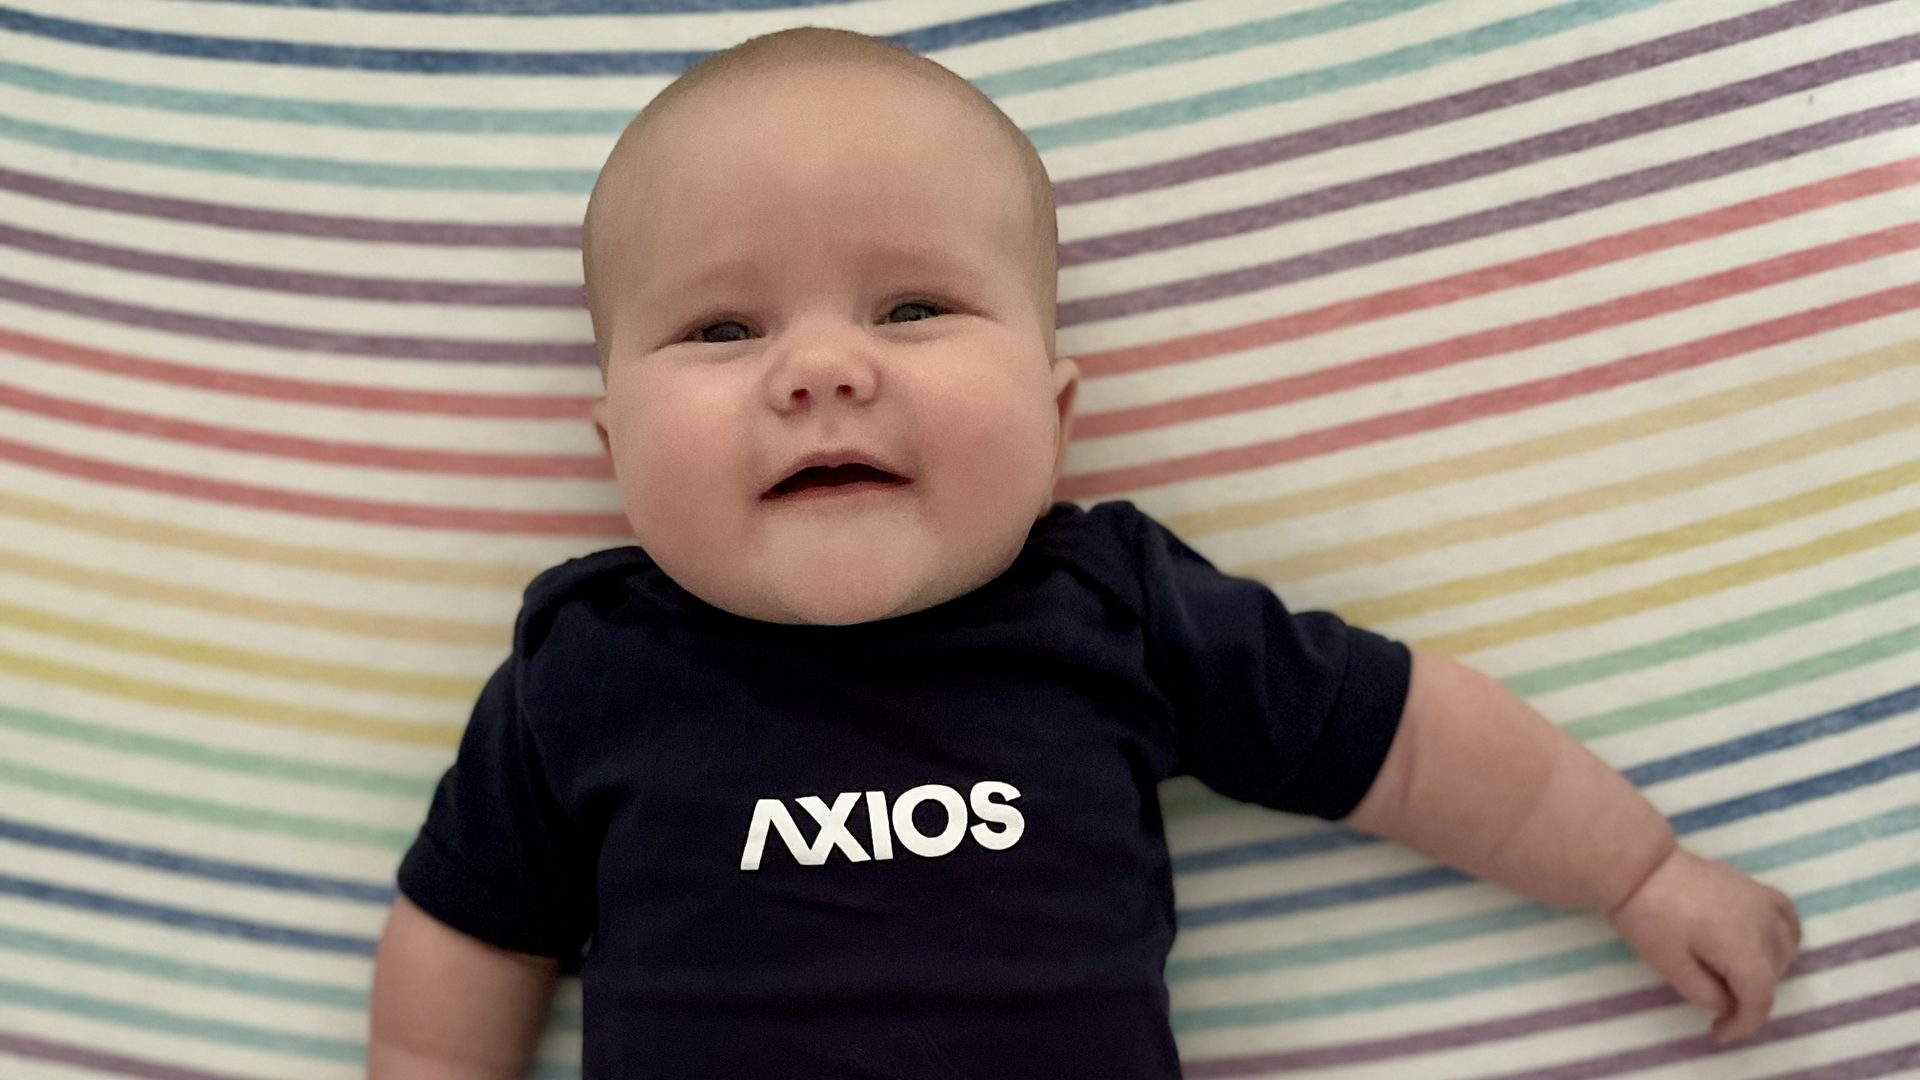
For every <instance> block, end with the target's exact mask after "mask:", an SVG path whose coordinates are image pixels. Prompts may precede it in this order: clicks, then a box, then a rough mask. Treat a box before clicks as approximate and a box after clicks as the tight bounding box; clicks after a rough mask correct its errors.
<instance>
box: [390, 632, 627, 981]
mask: <svg viewBox="0 0 1920 1080" xmlns="http://www.w3.org/2000/svg"><path fill="white" fill-rule="evenodd" d="M517 669H518V665H517V661H516V660H515V659H512V658H510V659H508V661H507V662H506V663H505V664H503V665H502V666H501V667H500V669H499V670H498V671H496V672H495V673H494V675H493V678H491V679H490V680H488V682H487V685H486V688H485V689H484V690H482V691H481V693H480V698H479V700H478V701H477V702H476V703H475V705H474V709H473V716H472V719H471V720H469V721H468V723H467V729H466V734H465V735H464V736H463V737H462V739H461V742H460V751H459V755H458V756H457V757H456V759H455V760H454V763H453V766H452V767H451V768H449V769H448V770H447V772H446V775H445V776H443V777H442V778H441V780H440V785H439V787H438V788H437V789H436V790H435V792H434V796H433V803H432V806H431V807H430V808H429V809H428V811H427V820H426V823H425V824H424V825H422V826H421V828H420V834H419V836H418V837H417V838H416V839H415V840H414V843H413V847H412V848H411V849H410V850H408V852H407V854H406V857H405V858H404V859H403V860H401V863H400V871H399V884H400V891H401V892H403V893H405V894H406V895H407V898H408V899H410V900H412V901H413V902H414V903H415V904H416V905H418V906H419V907H420V909H421V910H423V911H425V912H426V913H427V914H429V915H431V916H433V917H434V918H436V919H438V920H440V921H441V922H443V923H445V924H446V925H448V926H451V927H453V928H454V929H456V930H459V931H461V932H462V933H465V934H468V935H470V936H472V937H476V938H479V939H480V940H482V941H485V942H487V943H489V944H492V945H497V946H499V947H500V948H503V949H512V950H514V951H517V952H523V953H532V954H535V955H540V956H555V957H560V958H562V959H568V958H571V957H573V956H574V955H576V954H577V953H578V952H579V951H580V948H581V946H582V945H583V944H584V942H585V941H586V939H587V937H588V936H589V935H590V934H591V932H592V926H593V914H592V912H593V906H592V905H593V895H592V873H591V868H590V863H589V862H588V861H587V860H586V859H585V858H584V857H583V856H582V854H581V851H580V848H579V845H578V842H577V840H576V839H575V837H574V830H573V829H572V827H571V826H570V824H569V822H568V821H567V819H566V816H565V814H563V813H562V811H561V808H560V806H559V804H558V803H557V801H556V800H555V798H554V795H553V793H552V791H551V790H550V789H549V787H548V785H547V782H546V778H545V774H544V770H543V769H542V767H541V759H540V754H539V749H538V746H537V743H536V740H535V739H534V738H533V735H532V732H531V731H530V730H529V725H528V724H527V721H526V717H525V716H524V715H523V709H522V707H521V700H520V694H519V689H518V684H519V681H520V680H519V678H518V675H517Z"/></svg>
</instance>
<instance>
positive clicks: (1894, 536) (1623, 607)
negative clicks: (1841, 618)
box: [1414, 510, 1920, 656]
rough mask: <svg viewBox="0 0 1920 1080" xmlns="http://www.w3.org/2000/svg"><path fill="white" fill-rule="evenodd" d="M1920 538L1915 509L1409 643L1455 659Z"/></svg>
mask: <svg viewBox="0 0 1920 1080" xmlns="http://www.w3.org/2000/svg"><path fill="white" fill-rule="evenodd" d="M1915 533H1920V510H1908V511H1906V512H1905V513H1900V514H1895V515H1893V516H1892V517H1887V518H1881V519H1880V520H1879V521H1873V522H1869V523H1867V524H1865V525H1861V526H1858V527H1856V528H1852V529H1847V530H1844V531H1842V532H1837V533H1833V534H1832V535H1830V536H1823V537H1820V538H1819V539H1818V540H1811V541H1808V542H1807V543H1804V544H1800V545H1797V546H1795V547H1790V548H1784V549H1782V550H1779V551H1769V552H1767V553H1765V554H1762V555H1755V556H1753V557H1752V558H1749V559H1742V560H1740V561H1739V562H1734V563H1728V564H1727V565H1725V566H1716V567H1713V568H1712V569H1709V570H1702V571H1699V572H1697V573H1693V574H1685V575H1682V576H1680V577H1677V578H1672V579H1669V580H1667V581H1663V582H1660V583H1659V584H1657V585H1648V586H1645V587H1643V588H1638V589H1629V590H1627V591H1626V592H1619V593H1614V594H1613V595H1611V596H1602V597H1597V598H1595V599H1592V600H1587V601H1584V602H1582V603H1578V604H1568V605H1566V606H1564V607H1557V608H1552V609H1550V610H1547V611H1537V612H1534V613H1532V614H1530V615H1522V616H1520V617H1519V618H1515V619H1506V620H1502V621H1500V622H1494V623H1486V624H1483V625H1481V626H1473V627H1468V628H1467V629H1465V630H1456V631H1454V632H1452V633H1448V634H1439V635H1436V636H1434V637H1430V638H1423V639H1421V640H1419V641H1416V642H1414V644H1416V645H1418V646H1420V647H1421V648H1426V649H1432V650H1434V651H1436V652H1442V653H1447V654H1449V655H1452V656H1460V655H1464V654H1466V653H1470V652H1474V651H1476V650H1479V649H1491V648H1493V647H1494V646H1496V645H1505V644H1508V643H1510V642H1515V641H1520V640H1522V639H1524V638H1530V637H1538V636H1540V635H1543V634H1553V633H1558V632H1560V631H1562V630H1572V629H1575V628H1578V627H1582V626H1592V625H1593V624H1595V623H1601V622H1607V621H1608V620H1611V619H1621V618H1625V617H1626V616H1628V615H1637V614H1639V613H1640V612H1642V611H1649V610H1651V609H1653V608H1657V607H1664V606H1666V605H1669V604H1678V603H1681V602H1682V601H1685V600H1692V599H1694V598H1696V597H1701V596H1707V595H1710V594H1712V593H1717V592H1723V591H1725V590H1727V589H1732V588H1736V587H1738V586H1741V585H1749V584H1752V583H1753V582H1756V581H1761V580H1764V579H1766V578H1769V577H1776V576H1778V575H1780V574H1787V573H1792V572H1793V571H1795V570H1802V569H1805V568H1807V567H1809V566H1816V565H1818V564H1820V563H1823V562H1826V561H1828V560H1830V559H1837V558H1839V557H1841V556H1842V555H1851V554H1853V553H1854V552H1857V551H1865V550H1866V549H1868V548H1871V547H1878V546H1879V545H1881V544H1885V543H1889V542H1891V541H1894V540H1898V539H1901V538H1902V537H1907V536H1912V535H1913V534H1915Z"/></svg>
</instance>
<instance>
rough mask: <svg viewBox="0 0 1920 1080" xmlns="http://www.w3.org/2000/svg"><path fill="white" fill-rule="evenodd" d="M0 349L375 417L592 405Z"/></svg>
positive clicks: (34, 344) (528, 416) (11, 337)
mask: <svg viewBox="0 0 1920 1080" xmlns="http://www.w3.org/2000/svg"><path fill="white" fill-rule="evenodd" d="M0 349H4V350H6V351H8V352H13V353H18V354H19V355H21V356H31V357H34V358H36V359H39V360H47V361H51V362H53V363H56V364H67V365H69V366H72V367H81V368H88V369H90V370H93V371H105V372H109V373H112V374H114V375H128V376H132V377H133V378H136V379H145V380H147V381H148V382H160V383H168V384H171V385H174V386H191V387H194V388H196V389H200V390H213V391H217V392H219V393H223V394H246V395H249V396H251V397H264V398H273V399H275V400H279V401H300V402H306V403H309V404H314V405H339V406H343V407H345V408H349V409H372V410H377V411H380V412H413V413H433V414H437V415H442V416H498V417H509V418H513V419H521V420H533V419H549V418H556V417H575V416H585V415H586V414H587V406H588V404H589V403H590V402H591V401H592V400H593V399H591V398H584V397H562V396H559V395H539V394H463V393H458V392H453V391H441V390H396V389H389V388H387V387H380V386H350V385H346V384H343V383H327V382H311V381H308V380H304V379H284V378H279V377H276V376H272V375H254V374H250V373H247V372H240V371H223V370H220V369H218V368H200V367H194V366H192V365H190V364H178V363H174V362H172V361H168V360H155V359H153V358H151V357H146V356H133V355H130V354H127V353H116V352H106V351H104V350H101V349H90V348H87V347H86V346H83V345H74V344H70V343H68V342H64V341H55V340H53V339H52V338H44V337H36V336H34V335H32V334H25V333H21V332H20V331H17V330H7V329H0Z"/></svg>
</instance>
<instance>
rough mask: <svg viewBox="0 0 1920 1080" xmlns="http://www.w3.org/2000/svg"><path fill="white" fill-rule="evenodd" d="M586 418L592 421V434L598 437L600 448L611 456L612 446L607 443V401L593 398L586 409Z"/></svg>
mask: <svg viewBox="0 0 1920 1080" xmlns="http://www.w3.org/2000/svg"><path fill="white" fill-rule="evenodd" d="M587 417H588V418H589V419H591V420H592V421H593V433H594V434H595V435H598V436H600V448H601V449H602V450H605V451H606V452H607V453H608V454H609V455H611V454H612V453H613V444H612V443H610V442H608V441H607V399H606V398H604V397H599V398H595V399H594V401H593V404H592V405H589V406H588V407H587Z"/></svg>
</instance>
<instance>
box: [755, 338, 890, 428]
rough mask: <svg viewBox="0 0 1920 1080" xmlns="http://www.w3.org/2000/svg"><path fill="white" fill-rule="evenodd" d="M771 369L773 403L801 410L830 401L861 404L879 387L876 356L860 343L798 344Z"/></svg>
mask: <svg viewBox="0 0 1920 1080" xmlns="http://www.w3.org/2000/svg"><path fill="white" fill-rule="evenodd" d="M783 359H784V362H783V363H779V364H776V365H775V366H774V370H773V371H772V372H770V375H771V377H772V382H771V384H770V385H769V387H768V389H769V390H771V391H772V395H773V398H774V400H773V401H772V405H773V407H774V408H775V409H777V410H779V411H781V412H799V411H802V410H806V409H810V408H815V407H820V406H825V405H828V404H839V405H860V404H864V403H865V402H867V401H869V400H871V399H872V397H873V395H874V393H875V392H876V390H877V389H878V386H879V373H878V372H877V371H876V370H875V367H874V363H873V359H872V358H871V357H869V356H868V355H866V353H865V352H864V351H863V350H862V349H861V348H859V346H858V345H857V344H851V343H847V342H840V341H836V342H810V343H805V344H801V345H799V346H797V347H796V348H794V349H792V350H791V351H790V352H788V353H787V355H786V356H785V357H784V358H783Z"/></svg>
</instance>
